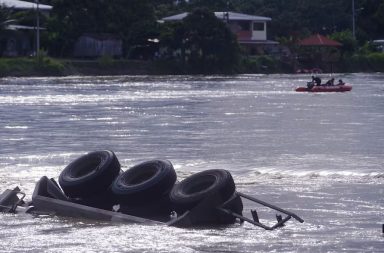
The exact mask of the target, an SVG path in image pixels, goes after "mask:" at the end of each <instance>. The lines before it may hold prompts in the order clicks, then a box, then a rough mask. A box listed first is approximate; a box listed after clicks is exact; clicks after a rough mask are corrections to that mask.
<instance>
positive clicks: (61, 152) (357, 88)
mask: <svg viewBox="0 0 384 253" xmlns="http://www.w3.org/2000/svg"><path fill="white" fill-rule="evenodd" d="M339 77H341V78H343V80H344V81H346V82H347V83H350V84H351V85H352V86H353V90H352V91H351V92H346V93H329V94H319V93H317V94H312V93H297V92H295V91H294V88H295V87H297V86H299V85H305V84H306V82H307V81H308V80H309V79H310V76H307V75H240V76H112V77H80V76H72V77H60V78H56V77H54V78H2V79H0V115H1V118H0V139H1V146H0V191H3V190H5V189H7V188H13V187H15V186H19V187H20V188H21V189H22V190H23V191H24V192H25V193H26V194H27V199H28V200H30V198H31V194H32V192H33V189H34V185H35V182H36V181H37V180H39V178H40V177H42V176H44V175H47V176H48V177H53V178H57V177H58V175H59V174H60V172H61V170H62V169H63V168H64V167H65V166H66V165H67V164H68V163H70V162H71V161H72V160H74V159H76V158H77V157H79V156H81V155H83V154H85V153H87V152H90V151H94V150H103V149H110V150H113V151H114V152H115V153H116V155H117V157H118V159H119V161H120V163H121V164H122V167H123V169H127V168H129V167H131V166H133V165H135V164H137V163H139V162H143V161H146V160H149V159H154V158H161V159H168V160H170V161H171V162H172V163H173V165H174V167H175V169H176V172H177V175H178V180H181V179H183V178H185V177H186V176H188V175H191V174H192V173H195V172H198V171H202V170H206V169H214V168H219V169H227V170H229V171H230V172H231V173H232V175H233V178H234V180H235V183H236V185H237V190H238V191H240V192H243V193H246V194H249V195H252V196H254V197H257V198H259V199H261V200H265V201H268V202H271V203H273V204H276V205H278V206H280V207H282V208H285V209H288V210H290V211H292V212H295V213H296V214H298V215H299V216H300V217H302V218H303V219H304V220H305V222H304V223H299V222H297V221H295V220H293V219H292V220H290V221H288V223H287V224H286V226H285V227H283V228H281V229H278V230H275V231H265V230H263V229H261V228H258V227H254V226H252V225H250V224H244V225H239V224H234V225H231V226H228V227H219V228H194V229H181V228H172V227H166V226H162V225H142V224H118V223H110V222H96V221H91V220H82V219H69V218H63V217H57V216H32V215H29V214H0V252H74V251H76V252H186V253H188V252H384V236H383V233H382V229H383V228H382V226H383V223H384V170H383V169H384V74H342V75H339V76H337V77H336V78H339ZM323 78H324V79H326V78H327V76H326V75H324V76H323ZM244 205H245V207H244V214H246V216H248V217H249V216H250V213H249V211H250V209H254V208H256V209H258V210H259V216H260V219H261V220H262V221H264V222H265V223H267V224H273V223H274V219H275V218H274V215H275V213H274V212H267V210H265V209H264V208H261V207H260V206H257V205H254V204H251V203H248V202H245V203H244Z"/></svg>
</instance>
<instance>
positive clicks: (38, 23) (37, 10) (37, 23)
mask: <svg viewBox="0 0 384 253" xmlns="http://www.w3.org/2000/svg"><path fill="white" fill-rule="evenodd" d="M39 50H40V11H39V0H36V57H39Z"/></svg>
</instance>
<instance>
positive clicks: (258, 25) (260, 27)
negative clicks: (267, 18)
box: [253, 22, 264, 31]
mask: <svg viewBox="0 0 384 253" xmlns="http://www.w3.org/2000/svg"><path fill="white" fill-rule="evenodd" d="M253 30H254V31H264V23H257V22H255V23H253Z"/></svg>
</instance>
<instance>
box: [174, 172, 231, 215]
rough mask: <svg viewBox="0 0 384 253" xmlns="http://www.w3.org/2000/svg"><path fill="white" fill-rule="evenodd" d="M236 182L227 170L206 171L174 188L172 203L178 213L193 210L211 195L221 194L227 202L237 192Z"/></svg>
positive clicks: (190, 177) (188, 178)
mask: <svg viewBox="0 0 384 253" xmlns="http://www.w3.org/2000/svg"><path fill="white" fill-rule="evenodd" d="M235 190H236V187H235V182H234V181H233V178H232V176H231V174H230V173H229V172H228V171H226V170H218V169H216V170H206V171H202V172H199V173H196V174H193V175H192V176H189V177H187V178H186V179H184V180H183V181H181V182H180V183H179V184H177V185H175V187H173V189H172V191H171V193H170V200H171V203H172V205H173V207H174V209H175V211H176V212H177V213H183V212H185V211H187V210H190V209H192V208H193V207H194V206H196V205H197V204H198V203H199V202H200V201H202V200H203V199H204V198H206V197H207V196H209V195H211V194H219V195H220V197H221V198H222V199H223V200H224V201H226V200H228V199H229V198H230V197H231V196H232V195H233V193H234V192H235Z"/></svg>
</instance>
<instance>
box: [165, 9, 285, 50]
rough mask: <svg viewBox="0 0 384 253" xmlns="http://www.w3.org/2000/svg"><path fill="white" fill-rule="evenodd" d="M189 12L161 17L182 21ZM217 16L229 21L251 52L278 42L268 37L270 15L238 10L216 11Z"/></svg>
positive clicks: (240, 40)
mask: <svg viewBox="0 0 384 253" xmlns="http://www.w3.org/2000/svg"><path fill="white" fill-rule="evenodd" d="M187 15H188V13H187V12H184V13H181V14H177V15H174V16H169V17H165V18H163V19H161V21H163V22H169V21H181V20H182V19H184V18H185V17H186V16H187ZM215 16H216V17H217V18H219V19H222V20H223V22H226V23H228V26H229V28H230V30H231V31H232V32H233V33H234V34H235V35H236V36H237V40H238V42H239V44H240V45H241V46H243V47H245V48H246V49H248V53H249V54H263V53H264V51H265V49H266V48H268V47H271V46H273V45H277V44H278V42H276V41H271V40H268V39H267V22H269V21H271V20H272V19H271V18H269V17H262V16H253V15H247V14H243V13H236V12H215Z"/></svg>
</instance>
